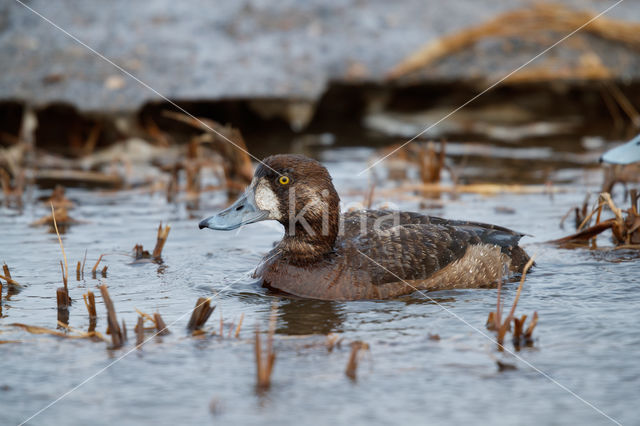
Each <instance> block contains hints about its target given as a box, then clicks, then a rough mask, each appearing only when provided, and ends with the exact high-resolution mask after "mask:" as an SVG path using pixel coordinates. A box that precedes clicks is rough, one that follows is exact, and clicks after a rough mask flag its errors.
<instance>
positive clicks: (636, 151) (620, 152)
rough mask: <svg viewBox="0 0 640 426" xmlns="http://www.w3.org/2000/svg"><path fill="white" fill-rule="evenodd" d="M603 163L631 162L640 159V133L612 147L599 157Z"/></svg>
mask: <svg viewBox="0 0 640 426" xmlns="http://www.w3.org/2000/svg"><path fill="white" fill-rule="evenodd" d="M600 161H601V162H603V163H611V164H631V163H636V162H639V161H640V135H639V136H636V137H635V138H634V139H633V140H631V141H629V142H627V143H625V144H624V145H620V146H618V147H615V148H613V149H612V150H610V151H607V152H605V153H604V155H603V156H602V157H600Z"/></svg>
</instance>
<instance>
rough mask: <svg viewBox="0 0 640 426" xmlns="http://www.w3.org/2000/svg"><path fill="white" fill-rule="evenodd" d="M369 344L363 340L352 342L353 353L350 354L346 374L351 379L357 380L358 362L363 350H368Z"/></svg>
mask: <svg viewBox="0 0 640 426" xmlns="http://www.w3.org/2000/svg"><path fill="white" fill-rule="evenodd" d="M368 350H369V344H368V343H365V342H363V341H361V340H356V341H355V342H352V343H351V353H350V354H349V361H348V362H347V368H346V370H345V372H344V374H346V375H347V377H348V378H350V379H351V380H354V381H355V380H356V378H357V376H356V372H357V370H358V362H359V361H360V354H361V353H362V352H361V351H368Z"/></svg>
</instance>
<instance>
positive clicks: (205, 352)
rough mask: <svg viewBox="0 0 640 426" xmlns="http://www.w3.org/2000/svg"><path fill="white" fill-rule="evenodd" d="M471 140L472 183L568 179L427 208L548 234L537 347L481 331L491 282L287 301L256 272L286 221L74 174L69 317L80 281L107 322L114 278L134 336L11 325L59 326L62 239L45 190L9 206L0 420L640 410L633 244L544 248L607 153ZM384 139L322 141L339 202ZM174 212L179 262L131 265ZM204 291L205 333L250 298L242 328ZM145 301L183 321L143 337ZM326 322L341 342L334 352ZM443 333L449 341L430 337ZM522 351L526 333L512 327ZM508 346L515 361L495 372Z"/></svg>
mask: <svg viewBox="0 0 640 426" xmlns="http://www.w3.org/2000/svg"><path fill="white" fill-rule="evenodd" d="M458 148H459V147H458ZM456 149H457V148H456V146H455V145H454V146H453V148H451V152H452V153H453V154H454V155H453V157H452V161H453V162H454V164H457V165H460V164H466V166H465V169H464V170H462V172H463V173H462V174H463V175H465V176H468V177H471V178H473V179H475V180H478V177H482V176H486V180H493V181H500V180H504V179H505V177H507V176H508V177H509V179H508V180H510V181H521V182H525V183H527V182H536V183H539V182H541V181H544V179H551V180H552V181H556V182H562V183H563V185H564V186H563V188H565V189H566V191H565V192H561V193H557V194H554V195H553V196H550V195H548V194H537V195H531V194H529V195H517V194H506V195H500V196H495V197H486V196H480V195H473V194H467V195H462V196H460V197H458V198H456V199H453V198H452V197H449V196H446V195H445V196H443V197H442V198H441V199H440V200H427V205H428V206H429V207H428V208H426V209H423V211H425V212H427V213H429V214H433V215H439V216H445V217H449V218H460V219H461V218H464V219H469V220H476V221H484V222H491V223H496V224H500V225H503V226H507V227H511V228H514V229H517V230H520V231H523V232H526V233H529V234H532V235H533V236H532V237H527V238H525V239H524V240H523V245H524V247H525V248H526V249H527V250H528V251H529V253H537V254H538V257H537V264H538V266H537V268H536V269H535V271H534V272H533V273H532V274H530V275H529V277H528V278H527V282H526V284H525V286H524V290H523V292H522V296H521V299H520V303H519V305H518V310H517V313H518V314H527V315H531V314H532V313H533V312H534V311H537V312H538V314H539V315H540V321H539V324H538V327H537V328H536V330H535V332H534V337H535V338H536V342H535V345H534V347H532V348H523V349H522V350H521V351H520V352H517V356H518V358H519V359H516V358H515V357H514V356H513V355H511V354H509V353H500V352H498V351H497V350H496V347H495V344H493V343H492V342H491V341H490V340H489V338H488V337H491V338H493V335H492V334H491V333H490V332H488V331H487V330H486V329H485V327H484V324H485V321H486V318H487V314H488V313H489V311H491V310H493V309H495V304H496V290H495V289H473V290H457V291H442V292H434V293H429V294H428V297H429V298H430V299H431V300H429V299H427V298H425V297H424V296H422V295H420V294H414V295H410V296H406V297H402V298H400V299H397V300H389V301H359V302H348V303H342V302H320V301H307V300H297V299H287V298H282V297H279V296H276V295H274V294H270V293H268V292H267V291H266V290H264V289H262V288H260V287H259V286H258V285H257V284H256V283H255V280H253V279H252V278H251V272H252V271H253V268H254V266H255V265H256V264H257V263H258V262H259V260H260V259H261V257H262V256H263V255H264V254H265V253H266V252H267V251H268V250H269V249H270V248H271V247H272V244H273V242H274V241H276V240H277V239H279V238H280V236H281V235H282V231H281V230H280V229H279V228H278V226H276V225H275V224H273V223H265V222H263V223H258V224H254V225H251V226H250V227H246V228H244V229H241V230H239V231H237V232H228V233H224V232H213V231H209V230H206V231H200V230H198V227H197V223H198V219H200V218H201V217H204V216H206V215H209V214H211V213H213V212H215V211H216V210H218V209H220V208H221V207H222V204H223V202H224V198H223V197H222V196H221V195H220V194H212V193H209V194H203V195H202V198H201V204H200V206H199V209H198V210H191V211H190V210H188V209H186V208H185V205H184V203H178V204H167V202H166V200H165V196H164V194H160V193H155V194H154V193H146V192H144V191H122V192H116V193H106V192H105V193H102V192H98V191H87V190H80V189H70V190H69V191H68V194H67V195H68V197H69V198H71V199H72V200H73V201H74V202H75V203H76V204H77V206H76V208H75V209H73V210H71V212H70V214H71V215H72V216H73V217H74V218H76V219H80V220H82V221H83V222H84V223H82V224H78V225H74V226H72V227H71V228H70V229H69V231H68V233H67V234H66V235H64V244H65V248H66V251H67V256H68V258H69V264H70V269H71V273H70V275H71V277H70V294H71V297H72V298H73V299H74V304H73V306H72V308H71V314H70V325H71V326H72V327H74V328H76V329H80V330H84V329H86V328H87V327H88V325H89V320H88V316H87V313H86V309H85V307H84V304H83V302H82V296H81V295H82V294H83V293H85V292H86V291H87V290H92V291H94V292H95V293H96V299H97V308H98V313H99V319H98V330H99V331H102V332H104V330H105V328H106V319H105V310H104V305H103V303H102V301H101V299H100V297H99V291H98V290H97V288H96V286H97V285H98V284H100V283H106V284H107V285H108V287H109V290H110V294H111V298H112V299H113V301H114V303H115V307H116V310H117V313H118V318H119V319H124V320H125V321H126V322H127V325H128V328H129V339H130V340H129V342H128V344H127V345H126V346H125V347H124V348H123V349H120V350H109V349H107V348H106V347H107V345H105V343H102V342H100V343H96V342H92V341H89V340H71V339H61V338H57V337H53V336H47V335H33V334H29V333H27V332H25V331H23V330H21V329H17V328H14V327H11V326H9V324H11V323H16V322H17V323H26V324H30V325H38V326H43V327H49V328H55V326H56V314H57V310H56V302H55V289H56V288H57V287H59V286H60V285H61V279H60V268H59V264H58V262H59V259H60V258H61V255H60V248H59V246H58V244H57V239H56V236H55V234H49V233H47V229H46V228H45V227H32V226H30V223H31V222H33V221H34V220H36V219H38V218H39V217H41V216H43V215H45V214H47V208H48V207H47V206H46V205H44V204H40V203H38V202H29V203H27V205H26V207H25V209H24V211H23V212H17V211H15V210H9V209H6V208H3V210H2V211H1V215H0V235H2V243H1V244H0V246H1V248H0V253H1V254H0V261H2V260H4V261H6V262H7V264H8V265H9V266H10V267H11V271H12V275H13V277H14V279H16V280H17V281H18V282H20V283H23V284H25V285H26V287H25V288H24V289H23V290H22V291H21V292H19V293H18V294H14V295H11V296H10V297H8V298H3V303H2V314H3V318H2V319H0V340H19V341H20V343H7V344H3V345H0V351H2V356H1V358H2V360H3V362H2V369H1V370H2V374H1V375H0V401H2V409H1V410H0V423H1V424H17V423H20V422H22V421H24V420H26V419H28V418H30V417H31V416H32V415H34V414H36V413H37V412H38V411H39V410H41V409H44V408H46V409H45V410H44V411H42V412H41V413H40V414H38V415H37V416H36V417H34V418H33V419H32V420H31V423H33V424H53V423H63V424H88V423H92V424H111V423H116V422H117V423H120V424H139V423H143V422H144V423H150V422H154V423H156V424H186V423H196V422H198V423H202V422H204V423H209V422H223V423H236V424H263V423H272V424H276V423H277V424H299V423H300V422H305V423H329V422H333V423H339V424H354V423H368V424H388V423H405V422H406V423H408V422H414V423H415V422H421V423H427V422H428V423H430V424H452V423H473V424H477V423H481V424H488V423H490V424H495V425H499V424H500V425H502V424H505V425H507V424H514V423H518V424H581V423H588V424H607V423H610V422H611V420H610V419H608V418H607V417H606V416H611V418H613V419H616V420H617V421H620V422H622V423H625V424H634V423H635V424H637V422H638V420H637V411H638V410H637V406H636V404H637V399H638V395H640V363H639V362H638V359H640V329H639V328H638V326H637V325H638V321H639V320H640V314H639V313H638V309H637V306H638V303H640V287H639V285H640V278H639V277H640V274H639V272H640V263H639V261H638V258H639V257H640V256H639V255H638V252H637V251H635V252H634V251H628V250H627V251H624V250H617V251H616V250H611V248H612V247H611V243H610V242H609V241H608V237H601V238H599V240H598V243H599V245H600V246H601V248H600V249H599V250H589V249H588V248H586V247H585V248H577V249H563V248H558V247H555V246H552V245H547V244H542V243H543V242H544V241H547V240H550V239H553V238H558V237H561V236H564V235H566V234H568V233H569V232H572V228H571V227H570V226H569V223H567V225H566V226H567V229H565V230H562V229H560V228H559V226H558V224H559V221H560V219H561V217H562V216H563V215H564V213H565V212H566V211H567V210H568V209H569V208H570V207H572V206H574V205H579V204H581V203H582V200H583V198H584V193H585V191H586V190H587V189H589V190H592V191H597V189H598V186H599V185H600V182H601V172H600V171H599V170H598V169H597V168H596V169H594V168H591V167H585V166H584V164H588V163H589V162H590V161H591V159H592V158H593V157H594V155H591V154H589V153H580V152H578V153H576V152H560V151H559V150H557V149H551V148H550V147H549V146H547V147H540V150H539V151H536V150H535V149H533V148H532V147H529V148H527V149H528V150H531V149H533V151H534V153H535V152H537V153H538V154H539V153H540V152H542V153H545V154H544V155H539V156H538V157H540V158H536V160H535V161H533V160H530V161H529V162H528V163H527V162H526V161H525V160H523V159H522V157H523V154H522V152H520V153H519V151H518V149H517V148H513V149H510V150H511V151H513V155H507V154H504V152H503V151H501V152H503V154H504V155H503V156H502V161H499V162H496V161H489V156H491V151H488V152H487V153H480V154H478V153H475V154H473V155H470V156H469V155H466V156H465V155H464V154H463V151H464V150H463V149H462V150H459V151H460V152H459V153H458V154H456ZM496 149H498V148H496ZM499 149H502V148H499ZM563 149H564V148H563ZM565 151H566V150H565ZM506 152H507V153H508V152H510V151H509V150H507V151H506ZM524 152H525V153H527V152H529V153H530V152H531V151H524ZM371 153H372V152H371V150H369V149H365V148H357V149H356V148H342V149H339V148H333V149H329V150H326V151H321V152H317V153H316V154H317V155H318V156H319V158H320V159H323V160H324V161H325V163H326V164H327V166H328V167H329V169H330V172H331V173H332V175H333V176H334V179H335V182H336V186H337V189H338V191H339V193H341V195H342V198H343V201H344V202H354V201H361V200H362V198H363V197H362V195H355V194H356V193H362V192H363V190H364V189H365V188H366V187H367V176H366V175H363V176H362V177H361V178H358V177H356V178H354V174H355V173H354V171H357V170H361V169H362V168H364V167H365V166H366V165H367V160H368V157H369V155H371ZM533 157H536V156H535V155H533ZM559 158H560V159H561V160H558V159H559ZM525 164H526V167H523V165H525ZM501 177H502V178H503V179H500V178H501ZM41 193H42V194H44V193H46V192H45V191H36V192H35V193H34V194H32V197H31V198H33V199H35V197H36V196H38V195H40V194H41ZM349 194H351V195H349ZM383 202H394V203H395V204H396V205H398V206H399V207H401V208H403V209H407V210H419V209H420V202H419V201H417V200H413V199H410V200H402V199H400V198H398V199H386V200H382V199H376V200H375V202H374V205H375V204H379V203H383ZM504 206H508V207H511V208H513V209H514V210H515V213H514V214H504V213H498V212H497V210H496V208H498V207H504ZM161 220H162V221H163V222H165V223H170V224H171V226H172V229H171V233H170V236H169V239H168V242H167V244H166V246H165V249H164V253H163V259H164V263H162V264H161V265H158V264H155V263H142V264H133V263H132V261H131V258H130V257H129V256H128V254H129V253H130V251H131V248H132V247H133V246H134V245H135V244H136V243H142V244H144V245H145V246H146V248H147V249H151V248H152V247H153V245H154V243H155V230H156V228H157V225H158V223H159V222H160V221H161ZM568 222H569V221H568ZM85 249H87V250H88V261H87V271H86V273H85V278H84V280H82V281H79V282H78V281H76V280H75V263H76V262H77V261H78V260H81V259H82V257H83V255H84V251H85ZM100 253H108V255H107V256H106V258H105V260H104V261H103V262H104V264H106V265H108V276H107V278H102V277H100V274H98V278H97V279H93V278H92V277H91V274H90V272H89V270H90V268H91V266H92V264H93V263H94V262H95V260H96V259H97V257H98V255H99V254H100ZM516 287H517V283H509V284H507V286H506V288H505V289H504V293H503V294H504V296H505V301H506V305H507V307H510V306H511V301H512V300H513V297H514V295H515V290H516ZM6 291H7V290H6V288H5V290H4V291H3V296H4V295H6ZM203 296H213V297H214V304H216V306H217V307H216V310H215V312H214V313H213V315H212V317H211V319H210V320H209V323H208V326H209V328H210V329H214V328H216V329H217V328H218V327H219V325H218V324H219V318H220V313H222V316H223V318H224V321H225V332H226V330H227V329H228V327H230V326H231V323H232V322H234V321H237V319H238V318H239V317H240V314H242V313H244V315H245V319H244V326H243V328H242V330H241V333H240V339H233V338H224V339H220V338H218V337H217V336H208V337H206V338H194V337H191V336H189V335H188V334H187V332H186V330H185V326H186V323H187V321H188V319H189V315H190V310H191V309H192V308H193V306H194V304H195V302H196V300H197V298H198V297H203ZM275 299H277V300H278V301H279V307H278V310H277V330H276V340H275V347H276V351H277V361H276V364H275V369H274V373H273V377H272V381H273V385H272V388H271V389H270V390H269V391H268V392H265V393H257V392H256V389H255V363H254V353H253V345H252V337H253V330H254V326H255V325H256V324H258V325H260V327H261V328H262V329H263V330H264V329H265V328H266V327H267V324H268V319H269V315H270V310H271V305H272V301H273V300H275ZM136 308H137V309H139V310H141V311H144V312H148V313H153V312H156V311H158V312H160V313H161V314H162V315H163V318H164V320H165V322H166V323H167V324H169V325H170V328H171V330H172V333H171V334H170V335H168V336H164V337H162V338H159V337H158V338H153V339H151V340H150V341H149V342H148V343H147V344H145V345H144V347H143V348H142V349H141V350H135V349H134V343H133V341H134V340H135V337H134V336H132V334H133V332H132V329H133V326H134V324H135V321H136V317H137V314H136V311H135V309H136ZM327 333H334V334H337V335H339V336H340V337H342V338H344V339H345V343H344V344H343V345H342V346H341V347H337V348H335V349H334V350H333V351H332V352H329V351H327V349H326V347H325V346H324V343H325V340H326V337H325V336H326V334H327ZM429 334H438V335H439V336H440V338H441V339H440V340H439V341H438V340H432V339H429V337H428V336H429ZM148 336H150V335H148ZM354 340H363V341H365V342H367V343H368V344H369V345H370V347H371V350H370V352H369V353H367V354H365V356H364V357H363V359H362V360H361V362H360V365H359V368H358V371H357V380H356V381H355V382H353V381H351V380H350V379H348V378H347V377H346V376H345V374H344V370H345V367H346V364H347V359H348V357H349V352H350V349H349V345H348V342H351V341H354ZM507 347H508V348H509V349H510V350H511V349H512V348H513V347H512V345H511V343H510V342H509V343H508V345H507ZM498 359H499V360H502V361H503V362H507V363H510V364H515V365H516V366H517V369H516V370H511V371H504V372H500V371H498V369H497V367H496V362H495V361H496V360H498ZM58 398H60V399H59V400H58V401H57V402H55V403H53V402H54V401H56V400H57V399H58ZM52 403H53V404H52ZM51 404H52V405H51ZM211 406H213V407H214V409H211ZM47 407H48V408H47ZM600 410H601V412H599V411H600ZM603 413H604V414H603Z"/></svg>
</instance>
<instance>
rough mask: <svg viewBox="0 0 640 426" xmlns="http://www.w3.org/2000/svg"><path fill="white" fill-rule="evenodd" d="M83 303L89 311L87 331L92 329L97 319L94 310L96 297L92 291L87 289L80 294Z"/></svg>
mask: <svg viewBox="0 0 640 426" xmlns="http://www.w3.org/2000/svg"><path fill="white" fill-rule="evenodd" d="M82 299H83V300H84V304H85V306H86V307H87V312H88V313H89V331H94V330H95V328H96V321H97V320H98V313H97V311H96V298H95V296H94V294H93V292H92V291H87V292H86V293H85V294H83V295H82Z"/></svg>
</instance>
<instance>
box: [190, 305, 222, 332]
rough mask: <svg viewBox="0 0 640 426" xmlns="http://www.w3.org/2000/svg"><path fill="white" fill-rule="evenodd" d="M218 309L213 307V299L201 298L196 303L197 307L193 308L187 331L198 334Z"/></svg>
mask: <svg viewBox="0 0 640 426" xmlns="http://www.w3.org/2000/svg"><path fill="white" fill-rule="evenodd" d="M215 309H216V306H215V305H213V306H211V299H210V298H208V297H200V298H198V301H197V302H196V307H195V308H193V311H192V312H191V318H189V323H188V324H187V329H188V330H189V331H191V332H192V333H194V332H197V331H198V330H200V329H202V327H203V326H204V324H205V323H206V322H207V320H208V319H209V317H210V316H211V314H212V313H213V311H214V310H215Z"/></svg>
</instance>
